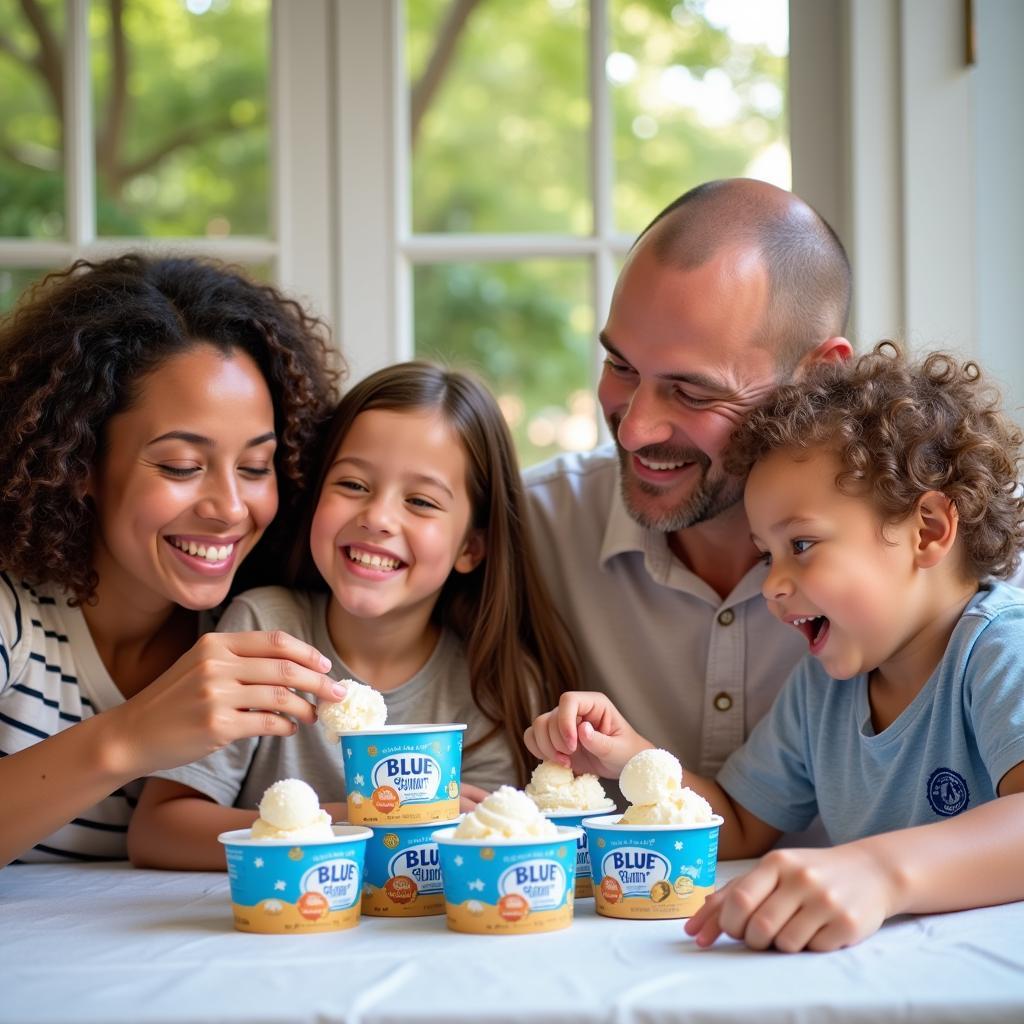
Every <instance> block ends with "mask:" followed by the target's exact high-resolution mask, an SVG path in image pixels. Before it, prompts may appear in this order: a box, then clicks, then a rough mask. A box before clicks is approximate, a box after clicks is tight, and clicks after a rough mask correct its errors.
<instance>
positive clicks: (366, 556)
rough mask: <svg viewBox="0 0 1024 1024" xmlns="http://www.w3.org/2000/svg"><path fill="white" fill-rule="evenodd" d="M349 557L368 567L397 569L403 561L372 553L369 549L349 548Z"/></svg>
mask: <svg viewBox="0 0 1024 1024" xmlns="http://www.w3.org/2000/svg"><path fill="white" fill-rule="evenodd" d="M348 557H349V558H350V559H351V560H352V561H353V562H355V563H356V564H357V565H365V566H366V567H367V568H368V569H387V570H392V569H397V568H398V567H399V566H400V565H401V564H402V563H401V562H400V561H399V560H398V559H397V558H388V556H387V555H371V554H370V553H369V552H368V551H356V550H354V549H353V548H349V549H348Z"/></svg>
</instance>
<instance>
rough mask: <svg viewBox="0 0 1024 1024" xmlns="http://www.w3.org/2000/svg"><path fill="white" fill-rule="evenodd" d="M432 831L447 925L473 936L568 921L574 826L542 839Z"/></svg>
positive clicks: (525, 930) (552, 927) (544, 928)
mask: <svg viewBox="0 0 1024 1024" xmlns="http://www.w3.org/2000/svg"><path fill="white" fill-rule="evenodd" d="M454 831H455V830H454V829H453V828H447V829H441V830H438V831H437V832H435V833H434V836H435V839H436V840H437V845H438V848H439V851H440V858H441V873H442V876H443V879H444V898H445V909H446V912H447V915H448V927H449V928H451V929H452V930H453V931H457V932H469V933H471V934H474V935H514V934H526V933H530V932H549V931H555V930H556V929H559V928H565V927H567V926H568V925H569V923H570V922H571V921H572V911H573V903H574V899H575V897H574V887H575V881H576V839H577V837H578V833H579V829H578V828H574V827H571V826H560V827H559V828H558V833H559V834H558V835H557V836H555V837H547V838H544V839H522V840H517V839H501V840H493V841H492V840H486V841H485V840H464V841H460V840H455V839H452V838H451V834H452V833H453V832H454Z"/></svg>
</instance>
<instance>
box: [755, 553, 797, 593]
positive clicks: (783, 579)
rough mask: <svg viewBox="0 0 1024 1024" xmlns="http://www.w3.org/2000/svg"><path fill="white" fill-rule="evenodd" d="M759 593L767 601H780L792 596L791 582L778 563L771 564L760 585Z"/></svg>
mask: <svg viewBox="0 0 1024 1024" xmlns="http://www.w3.org/2000/svg"><path fill="white" fill-rule="evenodd" d="M761 593H762V594H763V595H764V597H765V599H766V600H768V601H782V600H784V599H785V598H787V597H791V596H792V594H793V582H792V580H791V579H790V578H789V574H788V573H786V572H785V571H784V569H783V567H782V565H780V564H779V563H778V562H772V564H771V567H770V568H769V569H768V575H767V576H766V577H765V578H764V583H762V584H761Z"/></svg>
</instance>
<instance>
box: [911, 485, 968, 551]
mask: <svg viewBox="0 0 1024 1024" xmlns="http://www.w3.org/2000/svg"><path fill="white" fill-rule="evenodd" d="M912 520H913V522H914V562H915V564H916V565H917V566H918V568H920V569H931V568H933V567H934V566H936V565H938V564H939V563H940V562H941V561H942V560H943V559H944V558H945V557H946V556H947V555H948V554H949V552H950V551H951V550H952V548H953V545H954V544H955V543H956V535H957V526H958V524H959V521H960V520H959V516H958V515H957V512H956V505H955V504H954V503H953V502H952V501H951V500H950V499H949V498H947V497H946V495H945V494H943V493H942V492H941V491H927V492H926V493H924V494H922V495H921V497H920V498H918V499H917V509H916V510H915V512H914V514H913V517H912Z"/></svg>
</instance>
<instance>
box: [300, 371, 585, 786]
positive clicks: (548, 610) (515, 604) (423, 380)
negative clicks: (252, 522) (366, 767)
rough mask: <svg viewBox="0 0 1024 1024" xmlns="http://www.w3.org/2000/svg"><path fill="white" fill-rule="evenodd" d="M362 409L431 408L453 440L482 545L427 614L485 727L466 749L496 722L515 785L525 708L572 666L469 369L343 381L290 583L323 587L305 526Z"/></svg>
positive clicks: (486, 397) (512, 481) (503, 451)
mask: <svg viewBox="0 0 1024 1024" xmlns="http://www.w3.org/2000/svg"><path fill="white" fill-rule="evenodd" d="M371 409H386V410H389V411H392V412H402V411H408V412H414V411H423V410H437V411H438V412H439V413H440V414H441V415H442V416H443V418H444V420H445V422H446V423H448V424H449V425H450V426H451V428H452V430H454V432H455V433H456V435H457V436H458V437H459V439H460V440H461V441H462V446H463V449H464V450H465V453H466V461H467V466H468V471H467V480H466V486H467V490H468V492H469V500H470V507H471V509H472V527H473V528H475V529H479V530H480V531H482V532H483V534H484V537H485V544H486V554H485V556H484V559H483V561H482V562H481V563H480V565H478V566H477V567H476V568H475V569H473V570H472V572H468V573H459V572H452V573H450V574H449V576H448V579H447V580H446V581H445V584H444V586H443V587H442V588H441V592H440V594H439V596H438V599H437V603H436V604H435V605H434V609H433V613H432V620H433V621H434V622H435V623H436V624H437V625H439V626H441V627H445V628H447V629H450V630H451V631H452V632H454V633H455V634H456V636H458V637H459V639H460V640H461V641H462V643H463V645H464V647H465V651H466V660H467V664H468V668H469V679H470V687H471V691H472V695H473V701H474V703H475V704H476V706H477V707H478V708H479V709H480V711H481V712H482V713H483V715H484V716H485V717H486V718H487V720H488V721H489V722H490V723H491V724H492V728H491V729H490V731H489V732H488V733H487V734H486V735H485V736H483V737H481V738H480V739H478V740H475V741H474V742H473V743H472V744H470V746H469V747H467V750H469V749H473V747H476V746H479V745H480V744H482V743H484V742H486V741H487V740H489V739H490V738H491V737H492V736H494V735H495V734H497V733H498V732H500V731H501V730H502V729H504V731H505V734H506V736H507V738H508V743H509V747H510V749H511V751H512V755H513V758H514V762H515V769H516V781H517V783H518V784H519V785H520V786H522V785H524V784H525V783H526V780H527V778H528V776H529V771H530V762H529V761H528V753H527V751H526V749H525V747H524V745H523V732H524V731H525V730H526V728H527V726H529V725H530V723H531V722H532V721H533V719H534V718H535V717H536V715H537V714H539V713H540V712H541V711H546V710H547V709H549V708H552V707H554V706H555V705H556V704H557V703H558V698H559V696H560V695H561V694H562V693H563V692H565V691H567V690H576V689H579V685H580V670H579V664H578V661H577V657H576V651H575V648H574V646H573V643H572V640H571V638H570V635H569V631H568V629H567V628H566V626H565V623H564V622H563V620H562V617H561V616H560V615H559V614H558V611H557V609H556V608H555V605H554V602H553V600H552V599H551V596H550V594H549V593H548V590H547V587H546V586H545V585H544V582H543V580H542V578H541V575H540V572H539V570H538V567H537V558H536V555H535V554H534V550H533V545H532V542H531V539H530V531H529V525H528V523H527V518H526V499H525V496H524V494H523V486H522V482H521V480H520V477H519V467H518V464H517V462H516V455H515V448H514V446H513V443H512V438H511V435H510V434H509V430H508V427H507V425H506V424H505V419H504V417H503V416H502V414H501V410H500V409H499V408H498V404H497V402H496V401H495V400H494V396H493V395H492V394H491V393H490V391H488V390H487V388H486V387H485V386H484V385H483V384H482V383H480V382H479V381H478V380H477V379H476V378H475V377H473V376H472V375H470V374H468V373H464V372H462V371H459V370H454V369H448V368H442V367H439V366H435V365H433V364H432V363H426V362H419V361H416V362H408V363H399V364H397V365H395V366H389V367H386V368H385V369H383V370H379V371H377V372H376V373H374V374H372V375H371V376H369V377H367V378H366V379H365V380H363V381H360V382H359V383H358V384H356V385H355V386H354V387H352V388H351V389H350V390H349V391H348V392H347V393H346V395H345V396H344V398H342V400H341V402H340V403H339V405H338V408H337V410H336V411H335V413H334V416H333V417H332V418H331V420H330V422H329V423H328V424H327V426H326V430H325V432H324V435H323V441H322V444H321V446H320V451H321V454H322V462H321V468H320V473H319V476H318V479H317V481H316V486H315V487H313V488H312V489H311V490H310V491H309V497H308V507H307V509H306V513H305V516H304V522H303V524H302V525H303V531H302V532H301V533H300V534H299V535H298V538H297V540H296V543H295V547H294V549H293V554H292V559H291V562H290V565H289V575H290V577H291V579H292V581H293V583H295V584H296V585H298V586H303V587H307V588H312V589H323V588H324V586H325V584H326V581H324V580H323V578H322V577H321V576H320V574H319V573H318V572H317V570H316V566H315V565H314V564H313V560H312V556H311V554H310V550H309V534H310V529H311V527H312V521H313V515H314V513H315V511H316V505H317V502H318V500H319V495H320V492H321V491H322V489H323V486H324V481H325V480H326V478H327V473H328V469H329V467H330V465H331V463H332V462H333V460H334V457H335V454H336V453H337V451H338V450H339V448H340V447H341V444H342V442H343V441H344V440H345V437H346V435H347V434H348V432H349V430H350V429H351V428H352V424H353V423H354V422H355V419H356V417H357V416H358V415H359V414H360V413H363V412H368V411H370V410H371Z"/></svg>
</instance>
